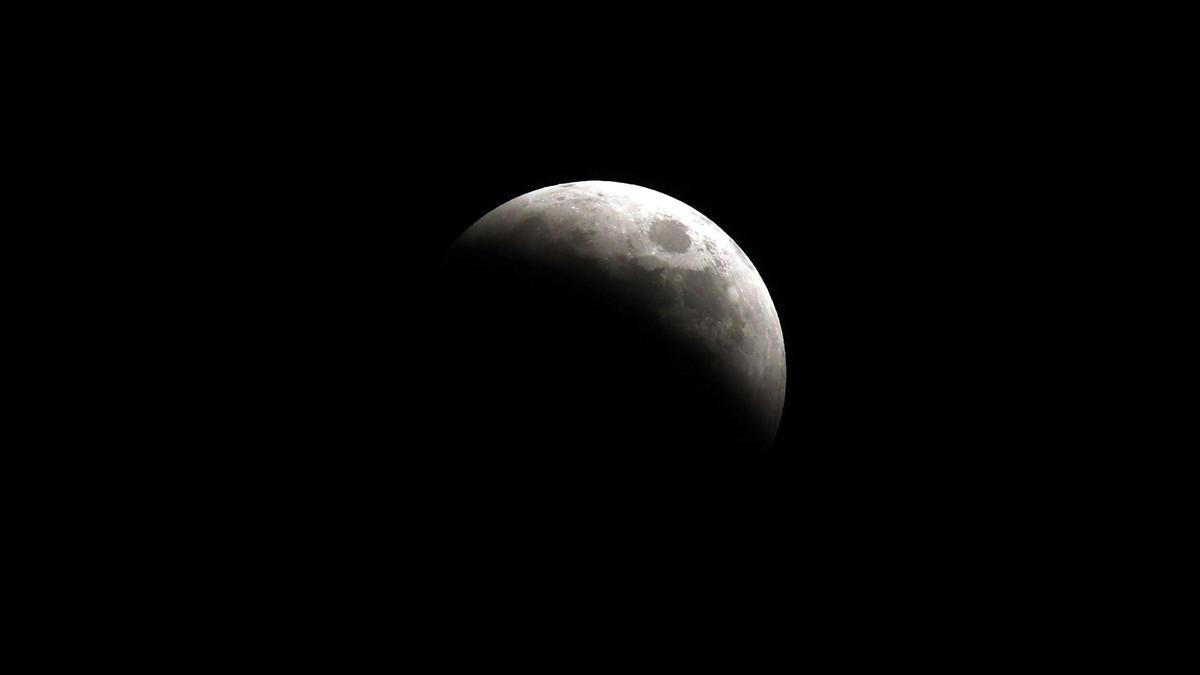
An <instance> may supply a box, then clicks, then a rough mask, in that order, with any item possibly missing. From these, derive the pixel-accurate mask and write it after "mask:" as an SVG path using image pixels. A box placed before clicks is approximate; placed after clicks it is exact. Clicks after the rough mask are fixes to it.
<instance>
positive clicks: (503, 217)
mask: <svg viewBox="0 0 1200 675" xmlns="http://www.w3.org/2000/svg"><path fill="white" fill-rule="evenodd" d="M452 250H454V251H457V252H462V251H468V252H488V253H486V255H487V256H492V257H495V256H503V257H504V259H505V260H507V261H516V262H514V263H513V264H514V265H518V266H526V267H528V268H529V269H537V270H540V271H542V272H543V276H541V277H539V278H544V279H550V280H552V282H553V283H561V284H562V285H564V286H565V285H571V284H574V285H576V286H579V287H583V288H587V289H591V291H593V295H597V294H598V295H600V296H603V297H605V298H607V299H608V300H609V301H611V302H612V303H614V304H615V305H619V306H620V307H622V308H624V310H623V311H625V310H627V311H628V312H633V313H636V314H637V315H638V316H639V317H642V318H641V319H639V320H641V321H645V322H648V323H647V325H650V324H652V325H653V326H654V329H655V330H656V331H658V332H660V333H661V334H662V335H666V336H669V337H670V339H671V340H673V342H671V344H672V345H679V346H680V347H679V349H680V350H682V351H686V352H687V353H688V354H689V356H688V358H689V359H690V360H688V361H687V365H686V367H687V368H688V369H690V371H689V372H692V371H705V372H704V373H701V374H702V375H704V376H705V377H704V378H702V379H700V380H697V382H703V383H704V384H703V385H697V386H699V387H707V388H721V389H723V390H724V392H723V395H724V394H727V396H726V398H724V399H722V401H731V402H735V403H730V404H729V405H726V404H725V403H722V404H721V406H722V407H729V406H733V407H738V409H739V410H744V411H745V412H744V413H739V414H740V415H742V417H743V418H745V419H746V420H747V421H746V428H748V429H751V430H752V431H753V432H754V433H753V435H754V441H753V443H751V444H752V445H754V446H756V447H758V448H759V449H765V448H767V447H769V446H770V444H771V443H772V441H773V439H774V436H775V434H776V431H777V428H778V425H779V419H780V415H781V413H782V410H783V401H784V389H785V380H786V363H785V356H784V342H783V333H782V330H781V328H780V323H779V317H778V315H777V314H776V310H775V305H774V303H773V302H772V300H771V296H770V294H769V293H768V292H767V287H766V285H765V284H764V283H763V280H762V277H761V276H760V275H759V273H758V271H757V270H756V269H755V267H754V265H753V264H752V263H751V262H750V260H749V259H748V258H747V257H746V254H745V253H743V252H742V250H741V248H739V247H738V245H737V244H736V243H735V242H734V241H733V239H731V238H730V237H729V236H728V235H727V234H725V232H724V231H722V230H721V228H719V227H718V226H717V225H716V224H715V223H713V222H712V221H711V220H709V219H708V218H706V217H705V216H704V215H702V214H700V213H699V212H697V211H696V210H695V209H693V208H691V207H689V206H688V205H686V204H684V203H683V202H680V201H678V200H676V199H674V198H672V197H669V196H667V195H664V194H662V193H659V192H656V191H654V190H650V189H647V188H643V187H639V186H636V185H629V184H625V183H615V182H607V181H585V182H577V183H565V184H562V185H554V186H551V187H546V188H542V189H540V190H535V191H533V192H530V193H527V194H524V195H521V196H520V197H517V198H515V199H512V200H511V201H509V202H507V203H505V204H503V205H501V206H499V207H497V208H496V209H494V210H492V211H491V212H490V213H488V214H487V215H485V216H484V217H483V218H481V219H480V220H479V221H478V222H476V223H475V224H474V225H473V226H471V227H470V228H469V229H468V230H467V231H466V232H465V233H464V234H463V235H462V236H461V237H460V239H459V240H458V242H456V244H455V246H454V247H453V249H452ZM548 313H553V312H548ZM493 323H503V319H499V320H496V321H494V322H493ZM633 325H635V326H636V325H637V324H633ZM500 328H502V327H500ZM621 339H622V338H621V336H620V335H615V336H614V337H610V338H606V340H607V341H608V342H615V341H620V340H621ZM672 349H674V347H673V348H672ZM578 358H579V359H587V358H588V355H586V354H584V355H580V356H578ZM640 367H643V368H644V366H640ZM631 386H636V385H631ZM646 400H647V401H650V402H649V403H646V405H651V406H652V405H653V401H652V399H650V398H649V397H647V399H646ZM613 409H614V410H615V411H617V412H614V413H612V414H613V415H619V414H620V408H619V405H614V408H613ZM703 421H704V420H697V421H696V422H695V423H698V424H699V423H703ZM673 423H679V422H673ZM685 423H688V424H691V423H692V422H685ZM739 433H742V432H739ZM743 435H745V434H744V433H743Z"/></svg>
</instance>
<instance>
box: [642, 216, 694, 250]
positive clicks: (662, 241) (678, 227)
mask: <svg viewBox="0 0 1200 675" xmlns="http://www.w3.org/2000/svg"><path fill="white" fill-rule="evenodd" d="M650 240H651V241H653V242H654V243H656V244H658V245H659V246H661V247H662V248H663V250H664V251H670V252H671V253H685V252H687V250H688V249H689V248H690V247H691V246H692V238H691V237H689V236H688V233H687V227H685V226H684V225H683V223H681V222H679V221H677V220H671V219H662V220H656V221H654V224H653V225H651V226H650Z"/></svg>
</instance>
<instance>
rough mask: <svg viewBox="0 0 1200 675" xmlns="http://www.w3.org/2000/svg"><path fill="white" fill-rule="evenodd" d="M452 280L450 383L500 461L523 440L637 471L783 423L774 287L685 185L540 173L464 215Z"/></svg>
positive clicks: (445, 323)
mask: <svg viewBox="0 0 1200 675" xmlns="http://www.w3.org/2000/svg"><path fill="white" fill-rule="evenodd" d="M440 283H442V284H443V290H444V292H445V293H446V299H445V300H444V301H443V302H441V303H440V304H441V306H442V308H443V310H444V315H442V316H437V317H433V318H432V321H431V323H432V324H433V325H434V326H435V327H436V328H437V329H438V330H440V331H442V333H441V334H442V335H445V336H446V338H445V339H444V340H443V341H442V343H441V344H440V345H439V347H440V349H441V350H442V353H443V354H444V356H442V357H440V358H442V359H443V360H444V361H445V363H446V370H447V374H446V378H445V380H444V383H445V384H444V386H445V387H446V390H445V391H444V392H443V393H442V394H440V395H441V396H444V397H445V398H446V399H447V400H449V401H453V402H454V403H452V404H450V407H454V406H458V407H459V409H461V411H462V415H463V416H464V417H465V418H466V419H469V420H471V422H470V424H471V426H472V428H475V429H480V430H486V433H487V435H488V438H489V442H488V443H487V444H485V446H484V447H482V448H481V449H480V452H481V453H482V454H481V455H480V457H482V458H483V459H484V460H486V461H495V462H501V461H503V462H509V461H512V460H511V455H509V454H508V451H503V452H502V451H500V450H499V448H508V447H512V448H517V447H519V448H521V449H522V450H521V452H522V453H523V454H524V456H526V457H536V458H538V459H532V460H530V461H535V462H551V463H559V464H561V463H563V462H569V463H571V464H572V465H573V466H579V467H586V468H581V470H584V471H586V472H587V473H588V474H589V475H601V474H602V473H603V471H604V469H603V468H602V467H605V466H609V467H620V469H619V471H618V474H619V475H622V476H624V475H626V474H627V473H628V472H629V471H630V469H631V468H632V467H641V468H643V469H645V468H646V467H648V466H652V465H656V466H660V467H677V466H681V465H686V464H689V463H695V462H696V461H698V460H699V459H700V458H704V457H708V458H710V459H714V461H716V460H715V458H717V457H729V456H732V455H739V454H740V455H742V456H748V455H753V454H755V452H756V451H761V450H764V449H766V448H768V447H770V445H771V443H772V441H773V439H774V436H775V432H776V429H777V428H778V424H779V418H780V415H781V413H782V407H783V396H784V385H785V379H786V367H785V357H784V347H783V335H782V332H781V329H780V324H779V319H778V316H777V315H776V313H775V308H774V303H773V302H772V301H771V298H770V295H769V294H768V292H767V289H766V286H765V284H764V283H763V281H762V278H761V277H760V276H759V275H758V272H757V271H756V270H755V269H754V266H753V265H752V264H751V263H750V261H749V260H748V259H747V258H746V257H745V255H744V254H743V253H742V251H741V250H740V249H739V248H738V246H737V244H735V243H734V242H733V240H732V239H730V238H729V236H728V235H726V234H725V233H724V232H723V231H722V230H721V229H720V228H719V227H717V226H716V225H715V224H714V223H713V222H712V221H710V220H708V219H707V218H705V217H704V216H703V215H701V214H699V213H697V212H696V211H695V210H694V209H691V208H690V207H688V206H687V205H685V204H683V203H682V202H679V201H677V200H675V199H672V198H670V197H668V196H666V195H663V194H661V193H658V192H654V191H653V190H648V189H646V188H641V187H637V186H632V185H626V184H621V183H610V182H601V181H585V182H579V183H573V184H564V185H556V186H552V187H548V188H543V189H541V190H536V191H534V192H531V193H528V194H526V195H522V196H520V197H517V198H515V199H513V200H511V201H509V202H507V203H505V204H503V205H501V206H500V207H497V208H496V209H494V210H493V211H491V212H490V213H488V214H487V215H485V216H484V217H483V218H481V219H480V220H479V221H478V222H477V223H476V224H475V225H473V226H472V227H471V228H470V229H469V230H467V232H465V233H464V234H463V236H462V237H461V238H460V240H459V241H458V242H457V243H456V244H455V246H454V247H453V248H452V250H451V251H450V254H449V256H448V263H447V265H446V267H445V268H444V269H443V272H442V281H441V282H440ZM493 438H494V439H495V442H494V443H493V442H492V439H493ZM581 447H586V448H590V449H591V450H590V451H588V452H584V451H582V450H580V448H581ZM564 448H570V450H569V451H567V450H564ZM493 452H496V453H499V454H495V455H493V454H492V453H493ZM564 453H566V454H564ZM476 459H479V458H476ZM614 470H615V469H614ZM597 472H599V473H597Z"/></svg>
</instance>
